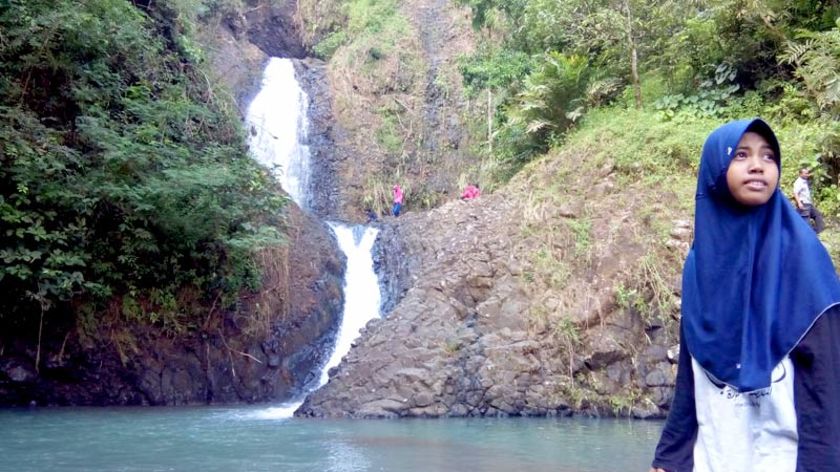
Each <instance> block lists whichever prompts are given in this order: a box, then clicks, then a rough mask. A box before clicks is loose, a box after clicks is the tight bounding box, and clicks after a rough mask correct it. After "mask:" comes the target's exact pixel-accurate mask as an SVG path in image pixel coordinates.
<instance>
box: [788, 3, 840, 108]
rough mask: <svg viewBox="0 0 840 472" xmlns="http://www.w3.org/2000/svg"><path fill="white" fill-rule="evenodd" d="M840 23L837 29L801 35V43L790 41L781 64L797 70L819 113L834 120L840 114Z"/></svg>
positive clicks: (797, 74)
mask: <svg viewBox="0 0 840 472" xmlns="http://www.w3.org/2000/svg"><path fill="white" fill-rule="evenodd" d="M838 28H840V20H839V21H838V26H836V27H835V28H833V29H831V30H828V31H823V32H813V31H800V32H799V34H798V35H797V38H798V40H799V41H789V42H788V43H787V47H786V48H785V51H784V53H782V54H781V55H780V57H779V60H780V62H782V63H786V64H790V65H792V66H794V67H795V74H796V77H797V78H799V79H800V80H801V81H802V84H803V85H804V87H805V90H806V92H807V93H808V95H809V96H811V97H812V98H813V99H814V101H815V102H816V103H817V106H818V107H819V109H820V110H821V111H823V112H827V113H829V114H831V115H832V116H837V115H838V114H840V72H838V71H840V29H838Z"/></svg>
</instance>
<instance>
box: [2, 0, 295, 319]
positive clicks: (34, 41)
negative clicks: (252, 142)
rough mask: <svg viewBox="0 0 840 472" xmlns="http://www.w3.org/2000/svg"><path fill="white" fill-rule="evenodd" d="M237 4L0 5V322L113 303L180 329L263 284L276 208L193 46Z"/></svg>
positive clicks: (32, 0)
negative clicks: (204, 24) (205, 22)
mask: <svg viewBox="0 0 840 472" xmlns="http://www.w3.org/2000/svg"><path fill="white" fill-rule="evenodd" d="M235 3H236V2H231V1H220V0H207V1H201V0H168V1H157V2H135V4H133V3H132V2H129V1H127V0H89V1H85V2H76V1H70V0H55V1H54V0H49V1H48V0H26V1H23V0H6V1H3V2H0V163H1V164H2V166H0V221H2V231H0V260H1V261H2V264H0V293H3V297H2V300H0V322H2V323H3V324H6V325H8V324H15V323H25V322H27V321H28V320H30V319H31V318H32V315H35V314H38V313H43V311H44V310H47V309H48V308H50V307H57V306H60V305H63V306H69V305H72V306H73V307H74V310H75V311H76V312H77V313H79V312H84V313H98V312H101V311H102V310H104V307H106V306H111V307H113V306H114V304H115V303H116V304H117V305H118V306H120V307H121V309H120V311H122V312H123V314H124V316H125V317H126V319H131V320H136V321H143V322H149V323H154V324H156V325H159V326H161V327H163V328H165V329H166V330H172V331H176V332H183V330H185V329H188V328H189V326H193V325H194V324H195V323H192V322H190V321H189V319H190V317H192V316H195V313H193V312H192V311H191V310H196V309H198V308H200V306H203V305H204V306H209V305H210V304H211V303H212V302H213V300H219V299H221V301H222V302H223V303H226V304H228V303H231V302H232V301H233V300H234V299H235V298H236V296H237V295H238V293H239V291H240V290H242V289H244V288H256V287H257V286H258V285H259V283H260V273H259V269H258V267H257V265H256V264H255V262H254V254H255V252H256V251H257V250H259V249H260V248H264V247H268V246H273V245H277V244H279V243H280V242H281V241H282V239H283V238H282V235H281V234H280V233H279V232H278V229H277V228H278V226H277V225H278V224H279V223H281V221H279V220H278V216H277V215H279V211H280V210H281V209H282V208H283V206H284V204H285V199H284V198H283V197H281V196H280V194H278V193H277V192H276V190H275V188H274V184H273V182H272V180H271V178H270V176H269V175H267V173H266V172H265V171H264V170H263V169H262V168H260V167H259V166H257V165H256V164H254V163H253V161H252V160H251V159H250V158H249V157H248V155H247V149H246V146H245V142H244V137H243V133H242V132H241V130H240V128H241V125H240V122H239V118H238V116H237V113H236V112H235V108H234V106H233V104H232V103H229V102H228V101H226V100H225V99H223V98H220V97H222V96H225V97H226V96H227V94H216V93H214V84H211V83H210V82H209V80H208V79H207V74H205V72H204V71H203V69H202V67H203V65H202V56H203V53H202V50H201V49H200V48H199V47H198V45H196V43H195V42H194V41H193V39H192V36H191V32H192V31H193V30H194V29H195V23H194V22H195V21H196V18H197V15H199V14H203V15H212V14H214V12H216V11H221V10H224V9H226V8H233V7H235V6H236V5H235ZM205 311H206V310H205ZM36 319H37V318H36ZM88 321H89V320H88Z"/></svg>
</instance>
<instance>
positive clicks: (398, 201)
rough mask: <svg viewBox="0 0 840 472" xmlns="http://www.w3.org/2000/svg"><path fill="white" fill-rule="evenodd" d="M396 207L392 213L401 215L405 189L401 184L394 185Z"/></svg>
mask: <svg viewBox="0 0 840 472" xmlns="http://www.w3.org/2000/svg"><path fill="white" fill-rule="evenodd" d="M393 190H394V208H393V211H392V213H393V214H394V216H400V210H401V209H402V203H403V190H402V188H400V184H396V185H394V189H393Z"/></svg>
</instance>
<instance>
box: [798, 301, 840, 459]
mask: <svg viewBox="0 0 840 472" xmlns="http://www.w3.org/2000/svg"><path fill="white" fill-rule="evenodd" d="M791 360H792V361H793V363H794V372H795V375H794V387H793V388H794V403H795V405H796V417H797V432H798V434H799V452H798V454H797V468H796V471H797V472H836V471H838V470H840V305H835V306H834V307H832V308H830V309H829V310H828V311H826V313H824V314H823V315H822V316H821V317H820V319H819V320H817V321H816V323H814V326H813V327H811V330H810V331H808V334H806V335H805V337H804V338H803V339H802V341H801V342H800V343H799V345H798V346H797V347H796V348H795V349H794V350H793V352H791Z"/></svg>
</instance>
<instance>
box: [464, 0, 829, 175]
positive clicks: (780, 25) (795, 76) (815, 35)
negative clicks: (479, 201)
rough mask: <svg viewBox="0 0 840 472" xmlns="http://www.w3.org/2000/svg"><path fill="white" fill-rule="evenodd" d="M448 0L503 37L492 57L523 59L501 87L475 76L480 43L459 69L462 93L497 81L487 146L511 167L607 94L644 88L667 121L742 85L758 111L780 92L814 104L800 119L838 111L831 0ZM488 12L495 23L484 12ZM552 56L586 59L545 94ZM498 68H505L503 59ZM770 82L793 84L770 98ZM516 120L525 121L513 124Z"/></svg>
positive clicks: (710, 109) (717, 107) (638, 99)
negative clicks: (575, 76) (759, 103)
mask: <svg viewBox="0 0 840 472" xmlns="http://www.w3.org/2000/svg"><path fill="white" fill-rule="evenodd" d="M459 1H460V3H461V4H463V5H467V6H469V7H471V9H472V11H473V14H474V20H475V21H474V25H475V26H476V27H478V28H494V27H495V28H497V30H498V31H497V33H498V34H501V35H502V36H503V37H504V40H503V41H502V43H501V45H500V46H498V47H497V50H496V51H494V53H493V55H492V57H496V58H512V57H522V56H524V57H528V58H529V60H528V61H527V64H528V67H527V69H525V70H524V71H523V72H521V73H519V74H517V75H516V76H515V77H514V76H511V75H508V77H511V79H510V80H508V81H506V82H504V83H501V82H500V81H499V80H495V81H494V80H491V78H492V75H491V74H489V73H484V74H483V75H482V74H479V73H477V72H481V71H482V68H479V67H476V66H477V65H482V64H487V63H488V61H487V58H488V57H491V56H488V55H487V54H486V52H485V51H482V50H481V49H479V50H478V52H477V54H475V55H474V56H472V57H471V58H467V59H465V60H464V63H465V64H469V65H470V66H469V67H462V71H463V72H464V77H465V79H466V82H467V83H468V84H469V85H471V86H472V89H471V91H472V93H474V94H477V93H479V92H480V90H481V88H482V87H487V88H493V89H498V88H501V90H497V92H496V93H498V94H499V96H502V97H505V98H504V99H503V100H500V101H499V104H498V107H499V112H498V113H497V114H496V116H497V117H498V118H499V119H500V120H502V122H501V123H498V126H499V128H500V129H502V130H507V132H502V131H500V136H499V137H500V139H499V140H498V142H497V143H496V144H497V145H496V146H495V147H494V153H495V154H496V155H497V156H498V158H499V159H501V160H504V161H510V157H511V156H517V157H519V159H517V160H516V161H517V162H519V163H520V164H521V163H523V162H525V161H527V159H528V158H527V156H528V155H533V152H529V150H539V149H544V148H545V147H546V146H548V145H550V144H551V143H553V142H558V140H559V139H562V134H563V132H562V130H564V129H567V128H568V126H569V115H568V112H569V110H577V111H578V112H577V113H573V115H572V116H573V117H578V116H579V115H580V113H585V112H586V110H588V109H590V108H591V107H592V106H598V105H601V104H605V103H609V102H610V101H614V100H623V101H625V102H626V103H628V104H629V103H634V104H640V103H642V102H643V101H644V100H643V97H642V95H645V94H647V95H648V97H647V103H645V104H646V105H648V106H655V107H656V108H658V109H660V110H662V111H663V116H664V117H665V118H668V119H670V118H673V117H674V116H675V115H676V114H677V113H679V112H681V111H682V110H688V111H689V112H690V113H692V114H694V115H698V116H708V117H715V116H722V115H724V114H725V113H724V111H723V110H724V109H725V108H726V107H729V106H736V107H737V106H738V104H739V103H740V102H739V101H740V100H741V97H743V96H744V94H747V93H750V92H753V91H755V92H757V93H758V94H759V96H761V97H762V99H763V100H765V103H766V105H767V108H766V109H765V110H766V111H767V112H768V113H770V112H772V111H773V110H778V109H779V107H777V106H776V105H775V103H778V100H781V99H782V98H784V99H786V100H788V103H790V100H791V97H792V95H791V94H794V95H796V94H799V95H801V96H802V97H806V98H807V99H808V100H810V101H811V103H813V107H812V108H813V111H803V112H802V113H798V116H800V117H812V118H813V117H821V118H820V119H826V120H828V119H830V117H831V116H836V115H837V112H838V109H839V108H838V103H840V102H838V97H840V88H839V87H838V83H840V82H838V76H837V72H836V71H837V70H838V61H840V49H838V39H837V38H838V33H837V31H838V30H837V28H836V25H835V22H836V21H837V19H838V17H840V2H838V1H837V0H832V1H828V2H823V1H816V0H795V1H787V0H690V1H677V0H569V1H562V2H558V1H554V0H521V1H516V2H506V1H502V0H459ZM497 16H502V17H504V21H490V20H489V19H491V18H495V17H497ZM559 57H564V58H571V57H582V58H584V60H585V64H586V67H585V70H586V71H587V72H586V74H583V75H581V83H580V84H579V85H580V87H575V90H577V92H576V93H568V94H549V93H547V91H548V90H552V89H553V90H561V89H562V90H570V88H569V87H568V83H565V85H564V81H565V80H566V78H565V76H564V75H560V76H557V77H550V76H549V75H546V71H549V70H552V67H554V66H553V65H552V63H553V62H554V63H556V61H557V58H559ZM496 62H497V63H501V62H502V61H496ZM504 64H505V67H506V68H507V69H508V70H509V69H510V65H511V64H513V62H511V61H506V62H505V63H504ZM483 69H489V67H484V68H483ZM500 70H505V69H504V68H500ZM477 78H479V79H481V80H476V79H477ZM649 79H653V82H652V84H653V85H652V86H647V85H646V84H645V80H649ZM780 82H782V83H786V84H789V85H790V86H791V87H792V89H787V88H785V90H788V91H787V92H785V94H784V95H780V94H779V90H780V87H779V86H778V84H779V83H780ZM500 84H501V85H500ZM791 90H792V92H791ZM548 97H554V98H553V103H552V104H551V105H550V106H549V105H548V103H547V98H548ZM549 110H551V112H549ZM756 111H761V110H756ZM523 117H530V118H527V119H525V120H524V121H525V122H528V123H530V124H529V125H526V126H524V127H519V128H517V124H518V123H519V122H523ZM512 128H517V129H516V130H513V129H512ZM828 128H830V127H826V129H828ZM546 130H552V131H551V132H547V131H546ZM821 142H834V140H832V139H828V138H826V139H824V140H822V141H821ZM823 147H824V146H823ZM823 154H825V153H823Z"/></svg>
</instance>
